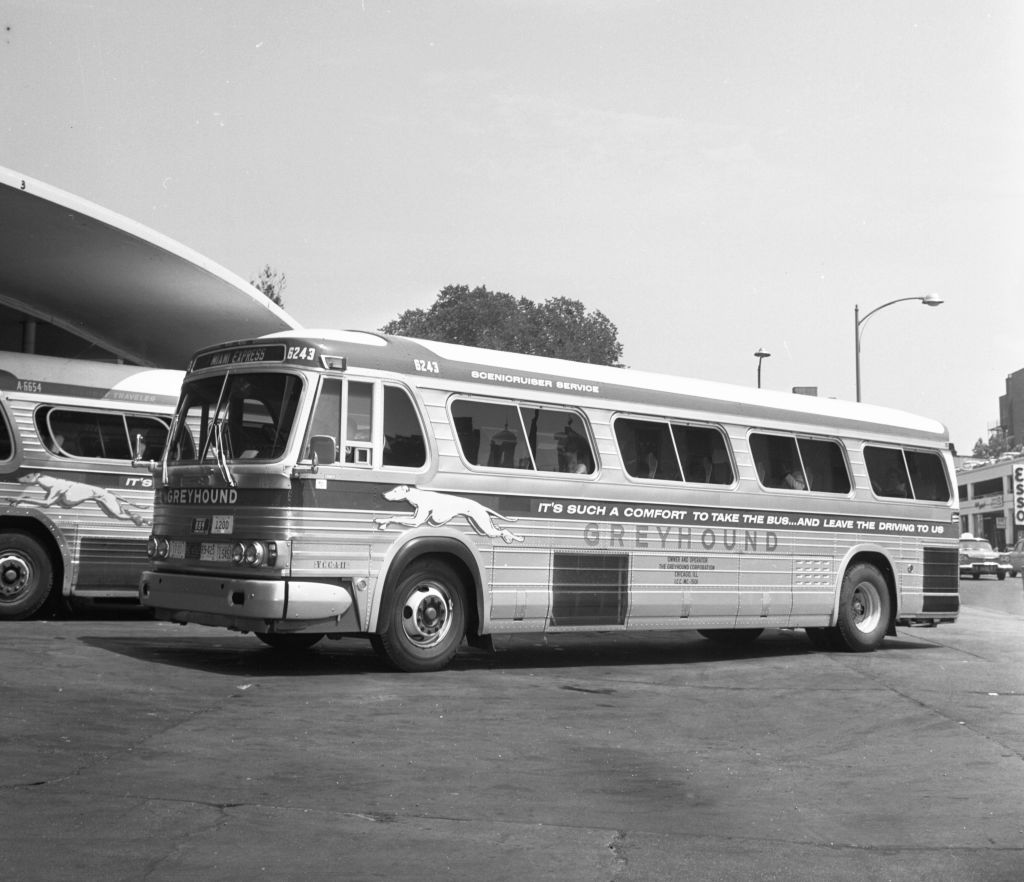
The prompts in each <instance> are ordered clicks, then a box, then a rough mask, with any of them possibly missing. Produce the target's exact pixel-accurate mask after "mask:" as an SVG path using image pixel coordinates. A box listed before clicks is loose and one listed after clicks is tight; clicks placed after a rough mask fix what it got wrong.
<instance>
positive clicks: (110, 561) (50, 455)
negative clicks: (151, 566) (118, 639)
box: [0, 352, 183, 619]
mask: <svg viewBox="0 0 1024 882" xmlns="http://www.w3.org/2000/svg"><path fill="white" fill-rule="evenodd" d="M182 376H183V374H182V372H180V371H167V370H151V369H148V368H140V367H127V366H124V365H117V364H109V363H105V362H90V361H81V360H77V359H69V358H52V357H48V356H38V355H25V354H20V353H7V352H3V353H0V619H23V618H27V617H29V616H31V615H33V614H35V613H37V612H39V611H40V610H41V609H42V608H43V607H44V606H46V605H47V604H48V602H49V601H52V600H55V599H56V598H59V597H64V598H65V599H66V600H67V601H69V602H72V603H73V602H75V601H96V602H102V601H130V602H132V603H133V604H134V603H135V601H136V599H137V597H138V578H139V573H140V572H141V571H142V569H143V568H144V566H145V565H146V563H147V558H146V542H147V539H148V537H149V535H150V532H151V529H152V527H151V522H152V514H153V478H152V475H151V474H150V473H149V472H148V471H144V470H140V469H138V468H133V467H132V459H133V454H134V453H136V452H140V453H142V454H143V455H144V456H146V457H148V458H152V459H154V460H157V459H159V458H160V457H161V456H162V454H163V448H164V443H165V441H166V438H167V431H168V427H169V425H170V420H171V416H172V414H173V411H174V405H175V403H176V401H177V399H178V392H179V391H180V388H181V379H182ZM139 439H141V448H138V449H137V445H138V444H139V443H140V440H139Z"/></svg>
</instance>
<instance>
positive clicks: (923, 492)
mask: <svg viewBox="0 0 1024 882" xmlns="http://www.w3.org/2000/svg"><path fill="white" fill-rule="evenodd" d="M906 454H907V465H908V466H909V467H910V486H911V488H912V489H913V491H914V498H915V499H928V500H931V501H932V502H948V501H949V481H948V480H947V479H946V470H945V468H943V465H942V457H941V456H939V455H938V454H937V453H932V452H931V451H924V450H907V451H906Z"/></svg>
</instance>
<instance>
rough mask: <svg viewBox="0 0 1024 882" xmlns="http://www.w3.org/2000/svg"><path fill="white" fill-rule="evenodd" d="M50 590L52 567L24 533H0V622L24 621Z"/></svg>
mask: <svg viewBox="0 0 1024 882" xmlns="http://www.w3.org/2000/svg"><path fill="white" fill-rule="evenodd" d="M52 589H53V564H52V563H51V562H50V557H49V555H48V554H47V553H46V549H45V548H43V546H42V545H40V544H39V542H38V541H37V540H36V539H34V538H33V537H32V536H30V535H29V534H28V533H22V532H20V531H17V530H16V531H12V532H10V533H2V534H0V619H27V618H28V617H29V616H31V615H34V614H35V613H37V612H39V610H40V609H41V608H42V606H43V604H45V603H46V601H47V600H48V599H49V597H50V592H51V590H52Z"/></svg>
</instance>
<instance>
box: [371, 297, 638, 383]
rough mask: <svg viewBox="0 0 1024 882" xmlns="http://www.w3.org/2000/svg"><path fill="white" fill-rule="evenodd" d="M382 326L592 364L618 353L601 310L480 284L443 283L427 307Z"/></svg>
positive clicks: (385, 329) (408, 334)
mask: <svg viewBox="0 0 1024 882" xmlns="http://www.w3.org/2000/svg"><path fill="white" fill-rule="evenodd" d="M381 331H383V332H384V333H385V334H401V335H403V336H406V337H420V338H421V339H424V340H439V341H441V342H445V343H462V344H464V345H466V346H482V347H485V348H487V349H501V350H504V351H506V352H521V353H524V354H527V355H548V356H552V357H554V358H568V359H572V360H575V361H586V362H590V363H591V364H617V363H618V361H619V359H620V358H621V357H622V344H621V343H620V342H619V332H618V329H617V328H616V327H615V325H614V324H612V322H611V321H609V320H608V318H607V316H605V315H604V314H603V313H602V312H599V311H598V310H594V311H593V312H589V313H588V312H587V309H586V307H585V306H584V305H583V304H582V303H580V301H578V300H571V299H570V298H568V297H552V298H550V299H548V300H545V301H544V302H543V303H541V304H539V305H538V304H536V303H534V302H533V301H532V300H528V299H527V298H525V297H519V298H516V297H513V296H512V295H511V294H506V293H504V292H502V291H488V290H487V288H485V287H483V286H482V285H481V286H478V287H476V288H473V289H472V290H470V288H469V286H468V285H448V286H446V287H444V288H442V289H441V292H440V293H439V294H438V295H437V300H435V301H434V304H433V305H432V306H431V307H430V308H429V309H426V310H423V309H407V310H406V311H405V312H403V313H402V314H401V315H399V316H398V318H396V319H394V320H393V321H390V322H388V323H387V324H386V325H384V327H382V328H381Z"/></svg>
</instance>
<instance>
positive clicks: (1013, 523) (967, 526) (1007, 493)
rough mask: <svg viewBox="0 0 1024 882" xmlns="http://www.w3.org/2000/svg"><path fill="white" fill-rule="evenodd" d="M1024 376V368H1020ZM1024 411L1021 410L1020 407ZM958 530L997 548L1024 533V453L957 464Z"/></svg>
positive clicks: (1010, 544)
mask: <svg viewBox="0 0 1024 882" xmlns="http://www.w3.org/2000/svg"><path fill="white" fill-rule="evenodd" d="M1018 373H1020V374H1021V375H1022V378H1024V371H1019V372H1018ZM1022 415H1024V411H1022ZM956 479H957V486H958V490H959V496H960V532H961V533H971V534H973V535H975V536H979V537H982V538H985V539H988V541H989V542H991V543H992V547H993V548H995V549H997V550H1004V549H1006V548H1010V547H1012V546H1013V544H1014V543H1015V542H1016V541H1017V540H1018V539H1019V538H1020V537H1021V536H1024V454H1021V453H1017V454H1012V455H1004V456H1003V457H1000V458H999V459H996V460H992V461H986V462H978V461H976V460H965V461H964V462H963V463H962V464H961V465H959V466H958V467H957V472H956Z"/></svg>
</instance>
